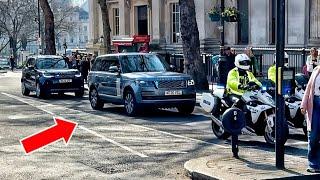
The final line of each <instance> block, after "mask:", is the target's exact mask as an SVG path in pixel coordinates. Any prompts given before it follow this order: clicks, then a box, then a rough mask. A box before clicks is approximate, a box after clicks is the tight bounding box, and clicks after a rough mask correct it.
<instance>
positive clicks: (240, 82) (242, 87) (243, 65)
mask: <svg viewBox="0 0 320 180" xmlns="http://www.w3.org/2000/svg"><path fill="white" fill-rule="evenodd" d="M250 62H251V60H250V58H249V57H248V56H247V55H246V54H238V55H237V56H236V57H235V62H234V64H235V66H236V67H235V68H233V69H232V70H231V71H229V74H228V79H227V91H228V94H229V96H230V98H232V97H236V98H238V99H240V97H241V96H242V95H243V93H244V92H246V91H247V90H249V88H254V89H257V88H259V87H261V86H262V84H261V83H260V82H259V81H258V80H257V79H256V78H255V76H254V75H253V74H252V72H250V64H251V63H250Z"/></svg>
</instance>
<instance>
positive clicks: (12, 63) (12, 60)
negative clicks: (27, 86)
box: [9, 55, 15, 72]
mask: <svg viewBox="0 0 320 180" xmlns="http://www.w3.org/2000/svg"><path fill="white" fill-rule="evenodd" d="M9 61H10V66H11V71H12V72H13V69H14V65H15V62H14V56H13V55H11V56H10V58H9Z"/></svg>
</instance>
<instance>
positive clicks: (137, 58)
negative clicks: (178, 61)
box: [120, 54, 166, 73]
mask: <svg viewBox="0 0 320 180" xmlns="http://www.w3.org/2000/svg"><path fill="white" fill-rule="evenodd" d="M120 63H121V68H122V72H123V73H132V72H164V71H166V65H165V64H164V63H163V62H162V61H161V60H160V59H159V58H158V57H157V56H156V55H154V54H146V55H123V56H120Z"/></svg>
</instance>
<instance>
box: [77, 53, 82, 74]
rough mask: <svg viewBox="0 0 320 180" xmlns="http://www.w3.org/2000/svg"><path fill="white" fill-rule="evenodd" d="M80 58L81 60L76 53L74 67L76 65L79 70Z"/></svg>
mask: <svg viewBox="0 0 320 180" xmlns="http://www.w3.org/2000/svg"><path fill="white" fill-rule="evenodd" d="M81 60H82V59H81V55H80V54H78V55H77V56H76V67H77V69H78V70H80V63H81Z"/></svg>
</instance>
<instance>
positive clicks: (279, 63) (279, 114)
mask: <svg viewBox="0 0 320 180" xmlns="http://www.w3.org/2000/svg"><path fill="white" fill-rule="evenodd" d="M276 27H277V28H276V29H277V34H276V42H277V43H276V69H277V73H276V82H277V85H276V94H277V95H276V104H277V105H276V106H277V108H276V123H275V125H276V126H275V129H276V144H275V151H276V167H277V168H279V169H283V168H284V150H285V149H284V129H285V126H286V123H285V114H284V109H285V104H284V98H283V96H282V93H280V92H282V82H281V81H282V77H281V76H282V73H280V72H281V71H282V70H280V69H279V68H280V67H283V66H284V61H283V57H284V45H285V0H278V1H277V21H276ZM278 71H280V72H278ZM279 75H280V76H279Z"/></svg>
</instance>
